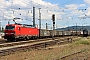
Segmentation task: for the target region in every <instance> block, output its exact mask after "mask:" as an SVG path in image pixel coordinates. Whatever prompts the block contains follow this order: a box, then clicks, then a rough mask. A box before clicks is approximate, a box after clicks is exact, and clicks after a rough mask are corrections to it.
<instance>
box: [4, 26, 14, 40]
mask: <svg viewBox="0 0 90 60" xmlns="http://www.w3.org/2000/svg"><path fill="white" fill-rule="evenodd" d="M4 33H5V36H4V38H5V39H11V38H12V39H14V36H15V26H14V25H7V26H6V27H5V31H4Z"/></svg>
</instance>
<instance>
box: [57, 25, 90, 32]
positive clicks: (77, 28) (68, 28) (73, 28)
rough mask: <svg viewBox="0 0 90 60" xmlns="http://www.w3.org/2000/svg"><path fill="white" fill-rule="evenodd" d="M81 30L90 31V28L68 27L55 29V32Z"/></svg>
mask: <svg viewBox="0 0 90 60" xmlns="http://www.w3.org/2000/svg"><path fill="white" fill-rule="evenodd" d="M83 29H87V30H90V26H70V27H66V28H57V29H56V30H64V31H68V30H70V31H71V30H77V31H80V30H83Z"/></svg>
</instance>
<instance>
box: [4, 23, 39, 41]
mask: <svg viewBox="0 0 90 60" xmlns="http://www.w3.org/2000/svg"><path fill="white" fill-rule="evenodd" d="M4 33H5V36H4V38H5V39H7V40H8V41H16V40H18V39H30V38H37V37H39V29H38V28H36V27H32V25H27V24H18V23H15V24H8V25H6V27H5V31H4Z"/></svg>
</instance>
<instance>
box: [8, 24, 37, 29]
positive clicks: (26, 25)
mask: <svg viewBox="0 0 90 60" xmlns="http://www.w3.org/2000/svg"><path fill="white" fill-rule="evenodd" d="M10 25H11V26H15V25H19V26H23V27H33V26H32V25H28V24H20V23H15V24H8V25H6V26H10ZM33 28H35V27H33Z"/></svg>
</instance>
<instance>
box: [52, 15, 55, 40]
mask: <svg viewBox="0 0 90 60" xmlns="http://www.w3.org/2000/svg"><path fill="white" fill-rule="evenodd" d="M52 21H53V31H52V39H53V40H54V30H55V14H53V15H52Z"/></svg>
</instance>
